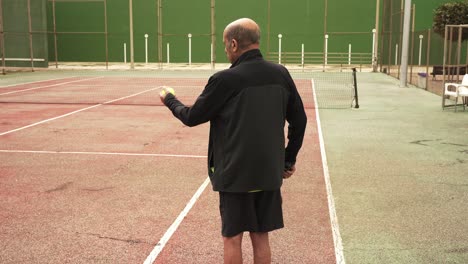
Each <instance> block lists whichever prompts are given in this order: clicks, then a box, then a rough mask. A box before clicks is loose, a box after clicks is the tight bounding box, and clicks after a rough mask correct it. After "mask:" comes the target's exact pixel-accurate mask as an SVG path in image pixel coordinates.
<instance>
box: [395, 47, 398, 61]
mask: <svg viewBox="0 0 468 264" xmlns="http://www.w3.org/2000/svg"><path fill="white" fill-rule="evenodd" d="M395 65H398V44H396V45H395Z"/></svg>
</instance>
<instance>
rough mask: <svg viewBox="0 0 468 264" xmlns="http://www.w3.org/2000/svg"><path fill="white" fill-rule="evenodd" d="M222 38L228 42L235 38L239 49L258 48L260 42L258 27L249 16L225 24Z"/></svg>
mask: <svg viewBox="0 0 468 264" xmlns="http://www.w3.org/2000/svg"><path fill="white" fill-rule="evenodd" d="M224 38H225V40H227V41H228V42H231V40H233V39H235V40H236V41H237V43H238V45H239V49H240V50H247V49H251V48H258V46H259V44H260V27H259V26H258V25H257V23H255V21H253V20H252V19H250V18H241V19H238V20H236V21H233V22H232V23H230V24H229V25H227V26H226V29H225V30H224ZM251 46H254V47H251Z"/></svg>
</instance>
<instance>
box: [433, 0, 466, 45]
mask: <svg viewBox="0 0 468 264" xmlns="http://www.w3.org/2000/svg"><path fill="white" fill-rule="evenodd" d="M445 25H468V0H465V1H463V2H451V3H444V4H442V5H440V6H439V7H437V8H436V9H435V10H434V21H433V25H432V28H433V29H434V32H436V33H437V34H439V35H440V36H442V38H444V36H445ZM449 32H450V31H449ZM449 38H450V36H449ZM465 39H468V29H463V31H462V40H465ZM452 40H453V41H458V29H457V28H454V29H453V36H452Z"/></svg>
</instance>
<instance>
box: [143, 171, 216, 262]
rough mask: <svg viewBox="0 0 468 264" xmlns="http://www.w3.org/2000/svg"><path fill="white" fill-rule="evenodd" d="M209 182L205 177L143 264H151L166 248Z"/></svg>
mask: <svg viewBox="0 0 468 264" xmlns="http://www.w3.org/2000/svg"><path fill="white" fill-rule="evenodd" d="M209 182H210V178H208V177H207V178H206V179H205V181H204V182H203V183H202V185H201V186H200V187H199V188H198V190H197V192H196V193H195V194H194V195H193V197H192V199H190V201H189V202H188V204H187V205H186V206H185V208H184V210H183V211H182V212H181V213H180V214H179V216H178V217H177V218H176V220H175V221H174V223H172V225H171V226H170V227H169V229H167V231H166V233H165V234H164V236H163V237H162V238H161V239H160V240H159V242H158V243H157V244H156V246H155V247H154V248H153V250H152V251H151V253H150V254H149V256H148V257H147V258H146V260H145V262H143V264H152V263H153V262H154V261H155V260H156V258H157V257H158V255H159V253H161V251H162V250H163V248H164V247H165V246H166V243H167V242H168V241H169V239H170V238H171V237H172V235H173V234H174V232H175V231H176V230H177V228H178V227H179V225H180V223H182V221H183V220H184V218H185V216H186V215H187V214H188V212H189V211H190V209H192V207H193V205H194V204H195V203H196V202H197V200H198V198H199V197H200V195H201V194H202V193H203V191H204V190H205V188H206V186H208V183H209Z"/></svg>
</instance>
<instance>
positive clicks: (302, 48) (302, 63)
mask: <svg viewBox="0 0 468 264" xmlns="http://www.w3.org/2000/svg"><path fill="white" fill-rule="evenodd" d="M301 65H302V67H303V68H304V43H303V44H302V46H301Z"/></svg>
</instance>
